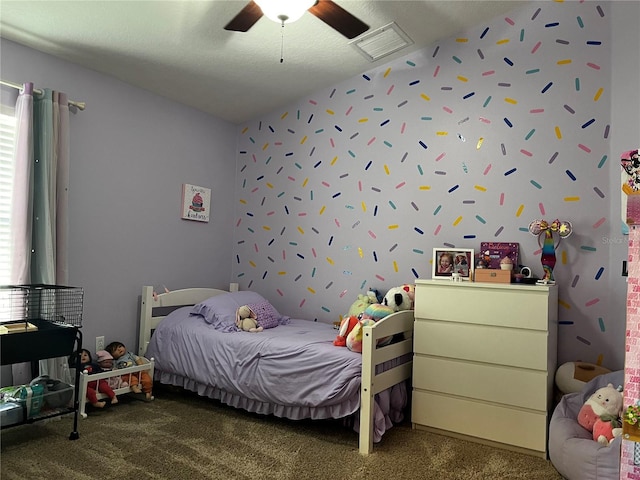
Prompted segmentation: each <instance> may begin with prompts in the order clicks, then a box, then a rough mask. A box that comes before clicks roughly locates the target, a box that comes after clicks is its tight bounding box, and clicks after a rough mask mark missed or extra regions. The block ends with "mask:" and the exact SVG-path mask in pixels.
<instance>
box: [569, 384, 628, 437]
mask: <svg viewBox="0 0 640 480" xmlns="http://www.w3.org/2000/svg"><path fill="white" fill-rule="evenodd" d="M622 405H623V398H622V393H621V392H620V391H619V390H617V389H616V388H614V386H613V385H612V384H610V383H609V384H608V385H607V386H606V387H602V388H599V389H598V390H596V391H595V392H594V393H593V394H592V395H591V396H590V397H589V398H588V399H587V401H586V402H584V405H582V408H580V411H579V412H578V423H579V424H580V425H582V426H583V427H584V428H586V429H587V430H589V431H590V432H593V439H594V440H595V441H596V442H598V443H600V444H602V445H609V443H611V441H612V440H613V439H614V438H616V437H619V436H620V435H622V428H620V427H621V425H622V424H621V422H620V416H621V415H622Z"/></svg>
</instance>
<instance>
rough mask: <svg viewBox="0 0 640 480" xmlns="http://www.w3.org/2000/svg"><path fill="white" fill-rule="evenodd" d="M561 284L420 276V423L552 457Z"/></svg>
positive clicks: (416, 392)
mask: <svg viewBox="0 0 640 480" xmlns="http://www.w3.org/2000/svg"><path fill="white" fill-rule="evenodd" d="M557 324H558V292H557V288H556V287H555V286H539V285H509V284H504V285H503V284H498V283H473V282H462V283H460V282H449V281H446V280H417V281H416V295H415V330H414V359H413V396H412V414H411V419H412V422H413V425H414V427H415V428H425V429H429V430H432V431H436V432H437V433H443V434H451V435H454V436H462V437H464V438H468V439H469V440H476V441H480V442H482V443H490V444H496V445H497V446H501V447H504V448H508V449H512V450H517V451H522V452H525V453H532V454H535V455H540V456H542V457H544V458H546V456H547V432H548V426H549V419H550V415H551V408H552V403H551V402H552V396H553V379H554V373H555V370H556V357H557Z"/></svg>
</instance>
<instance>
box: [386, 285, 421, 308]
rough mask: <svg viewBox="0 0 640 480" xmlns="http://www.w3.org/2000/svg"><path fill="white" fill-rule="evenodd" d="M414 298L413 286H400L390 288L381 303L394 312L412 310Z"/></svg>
mask: <svg viewBox="0 0 640 480" xmlns="http://www.w3.org/2000/svg"><path fill="white" fill-rule="evenodd" d="M414 298H415V287H414V286H413V285H408V284H405V285H401V286H399V287H392V288H390V289H389V291H388V292H387V293H386V295H385V296H384V300H383V301H382V303H383V304H384V305H387V306H389V307H391V308H392V309H393V311H394V312H399V311H400V310H413V300H414Z"/></svg>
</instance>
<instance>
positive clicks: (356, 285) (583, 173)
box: [233, 2, 639, 368]
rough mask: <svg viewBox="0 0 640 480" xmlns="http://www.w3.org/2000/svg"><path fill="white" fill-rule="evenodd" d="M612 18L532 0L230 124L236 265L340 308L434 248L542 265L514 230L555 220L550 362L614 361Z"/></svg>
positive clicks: (277, 293) (605, 9) (272, 286)
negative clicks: (496, 251) (234, 154)
mask: <svg viewBox="0 0 640 480" xmlns="http://www.w3.org/2000/svg"><path fill="white" fill-rule="evenodd" d="M611 21H612V20H611V4H610V3H607V2H584V3H582V2H580V3H578V2H564V3H556V2H534V3H531V4H527V5H526V6H524V7H520V8H518V9H516V10H514V11H513V12H512V13H511V14H509V15H508V16H506V17H502V18H497V19H495V20H494V21H492V22H489V23H487V24H483V25H478V26H477V27H476V28H473V29H471V30H469V31H466V32H461V33H460V34H459V35H456V36H455V37H452V38H448V39H443V40H441V41H439V42H438V43H437V44H435V45H433V47H432V48H428V49H425V50H423V51H421V52H419V53H417V54H411V55H409V56H406V57H404V58H401V59H399V60H396V61H393V62H391V63H389V64H387V65H384V66H382V67H379V68H375V69H372V70H371V71H368V72H365V73H364V74H363V75H361V76H358V77H355V78H352V79H350V80H348V81H346V82H342V83H340V84H337V85H335V86H332V87H330V88H328V89H326V90H323V91H319V92H317V93H316V94H314V95H312V96H310V97H308V98H305V99H302V100H301V101H299V102H297V103H294V104H292V105H288V106H284V107H283V108H282V109H281V110H279V111H277V112H274V113H273V114H271V115H267V116H265V117H263V118H259V119H256V120H255V121H252V122H248V123H246V125H243V126H242V128H241V133H240V138H239V146H238V148H239V160H238V177H237V181H238V185H237V189H236V195H237V197H236V205H237V206H238V209H237V218H236V230H235V238H234V241H235V246H234V255H235V259H234V266H233V277H234V278H233V280H234V281H237V282H239V283H240V286H241V288H245V289H246V288H251V289H254V290H257V291H260V292H261V293H263V294H264V295H265V296H267V297H268V298H270V299H272V301H273V303H274V304H275V305H276V306H277V307H278V308H279V309H280V310H281V311H285V312H287V313H288V314H290V315H292V316H297V317H311V318H316V319H318V320H319V321H335V320H337V319H338V318H339V316H340V315H341V314H344V313H345V312H346V311H347V309H348V307H349V305H350V304H351V302H352V301H353V300H354V299H355V298H356V296H357V294H358V293H361V292H364V291H365V290H366V289H367V288H368V287H374V288H378V289H379V290H381V291H382V292H385V291H386V290H387V289H388V288H390V287H392V286H395V285H400V284H402V283H410V282H412V281H413V280H414V279H415V278H418V277H421V278H428V277H430V276H431V267H430V260H431V253H432V249H433V248H434V247H439V246H443V245H454V246H456V247H461V248H474V249H476V250H478V249H479V246H480V242H481V241H502V242H518V243H519V244H520V252H521V263H522V264H525V265H529V266H531V267H533V270H534V273H536V274H537V275H538V276H541V275H542V269H541V266H540V256H539V246H538V243H537V241H536V238H535V237H533V236H532V235H530V234H529V233H528V231H527V227H528V225H529V223H530V222H531V221H532V220H534V219H538V218H543V219H548V220H553V219H555V218H560V219H562V220H568V221H571V222H572V223H573V227H574V233H573V235H572V236H571V237H569V238H568V239H567V240H565V241H563V242H562V244H561V245H560V246H559V248H558V250H557V255H558V264H557V267H556V278H557V281H558V284H559V285H560V302H559V319H560V321H561V325H560V326H559V330H560V344H559V361H560V362H561V363H562V362H565V361H571V360H577V359H581V360H584V361H589V362H594V363H596V362H597V363H602V364H603V365H605V366H608V367H609V368H620V367H621V366H622V363H623V357H624V349H623V342H624V328H625V317H624V298H623V296H622V295H623V292H624V290H625V288H626V287H625V282H624V279H623V278H622V277H621V276H620V270H621V265H620V262H619V261H618V260H619V259H620V258H624V252H625V251H626V238H625V237H623V236H622V235H621V225H620V210H619V205H620V196H619V192H618V190H619V188H620V185H619V179H620V173H619V172H620V167H619V156H620V153H621V152H622V151H623V150H627V149H630V148H632V147H634V146H637V142H638V141H639V139H638V137H637V136H636V137H634V138H629V137H628V136H625V138H623V137H622V136H619V137H617V141H616V143H615V144H614V143H612V131H615V128H616V127H615V125H613V124H612V123H613V122H612V111H613V108H612V104H611V95H612V76H613V74H612V64H611V49H612V45H611V30H612V27H611ZM636 47H637V45H636ZM628 48H630V49H631V52H630V53H632V54H633V53H635V54H637V51H636V49H633V48H632V47H628ZM619 68H623V67H622V66H620V67H619ZM631 68H633V63H632V65H631ZM636 70H637V68H636ZM635 75H637V72H636V74H635ZM631 78H633V76H631ZM636 78H637V77H636ZM630 84H637V82H636V83H633V82H630ZM630 84H627V85H620V86H621V89H622V91H621V92H619V93H618V95H619V98H621V100H622V101H624V99H625V98H629V97H625V93H624V92H625V91H626V89H629V88H634V87H631V85H630ZM634 95H635V105H636V106H637V105H638V101H637V94H632V96H631V97H630V98H629V99H630V100H632V104H633V100H634ZM631 121H632V122H633V118H632V119H631ZM635 123H636V126H637V125H638V121H637V117H636V119H635ZM635 131H636V133H637V129H636V130H635ZM612 258H615V259H616V260H615V262H614V261H613V260H612ZM612 292H620V295H618V294H615V293H612ZM434 300H435V299H434ZM517 314H518V312H514V315H517Z"/></svg>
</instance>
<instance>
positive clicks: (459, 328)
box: [413, 319, 548, 372]
mask: <svg viewBox="0 0 640 480" xmlns="http://www.w3.org/2000/svg"><path fill="white" fill-rule="evenodd" d="M413 338H414V340H413V350H414V352H415V353H420V354H426V355H432V356H437V357H447V358H457V359H463V360H473V361H476V362H483V363H492V364H498V365H506V366H512V367H521V368H530V369H533V370H543V371H545V372H546V371H547V367H548V366H547V332H546V331H537V330H521V329H517V328H499V327H490V326H486V325H469V324H464V323H455V322H454V323H450V322H439V321H431V320H422V319H416V321H415V329H414V336H413Z"/></svg>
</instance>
